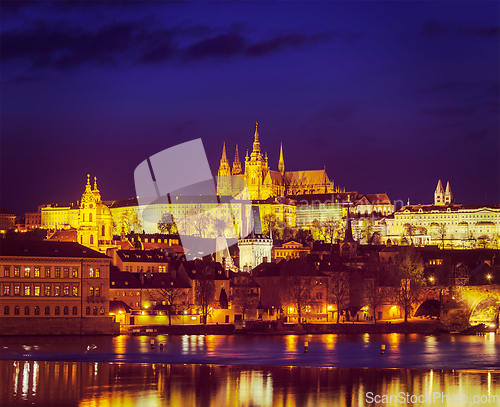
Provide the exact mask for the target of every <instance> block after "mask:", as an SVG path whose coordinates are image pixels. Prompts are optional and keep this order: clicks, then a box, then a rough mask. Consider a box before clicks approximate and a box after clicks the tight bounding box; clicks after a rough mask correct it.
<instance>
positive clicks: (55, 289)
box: [54, 285, 61, 297]
mask: <svg viewBox="0 0 500 407" xmlns="http://www.w3.org/2000/svg"><path fill="white" fill-rule="evenodd" d="M54 295H55V296H56V297H59V296H60V295H61V287H60V286H58V285H56V286H55V287H54Z"/></svg>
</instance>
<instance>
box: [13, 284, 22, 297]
mask: <svg viewBox="0 0 500 407" xmlns="http://www.w3.org/2000/svg"><path fill="white" fill-rule="evenodd" d="M14 295H21V285H20V284H15V285H14Z"/></svg>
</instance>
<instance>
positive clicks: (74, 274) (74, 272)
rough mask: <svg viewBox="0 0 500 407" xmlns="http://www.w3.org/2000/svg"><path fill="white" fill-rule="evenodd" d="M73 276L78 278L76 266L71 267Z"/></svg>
mask: <svg viewBox="0 0 500 407" xmlns="http://www.w3.org/2000/svg"><path fill="white" fill-rule="evenodd" d="M73 278H78V269H77V268H74V269H73Z"/></svg>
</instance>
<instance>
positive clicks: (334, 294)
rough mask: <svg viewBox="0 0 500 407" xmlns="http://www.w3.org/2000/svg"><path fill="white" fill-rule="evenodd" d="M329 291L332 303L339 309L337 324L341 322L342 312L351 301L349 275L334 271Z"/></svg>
mask: <svg viewBox="0 0 500 407" xmlns="http://www.w3.org/2000/svg"><path fill="white" fill-rule="evenodd" d="M328 291H329V295H330V298H331V299H332V302H333V303H334V304H335V306H336V307H337V324H338V323H339V322H340V311H341V310H342V308H343V307H344V306H346V305H347V303H348V301H349V294H350V292H349V291H350V284H349V273H348V272H346V271H333V272H332V273H331V275H330V279H329V280H328Z"/></svg>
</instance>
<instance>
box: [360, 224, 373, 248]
mask: <svg viewBox="0 0 500 407" xmlns="http://www.w3.org/2000/svg"><path fill="white" fill-rule="evenodd" d="M361 228H362V229H361V238H362V239H363V240H364V241H365V243H370V241H371V238H372V235H373V219H372V218H365V219H363V222H362V224H361Z"/></svg>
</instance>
